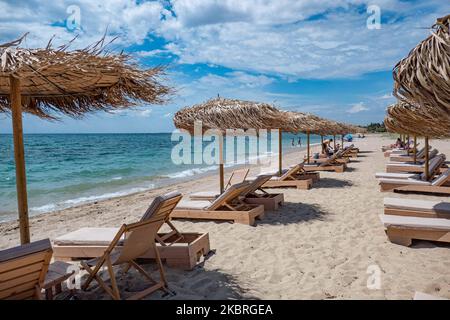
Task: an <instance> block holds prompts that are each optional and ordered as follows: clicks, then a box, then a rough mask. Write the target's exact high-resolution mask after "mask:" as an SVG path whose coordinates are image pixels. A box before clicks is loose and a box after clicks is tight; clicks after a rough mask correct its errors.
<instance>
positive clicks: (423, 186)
mask: <svg viewBox="0 0 450 320" xmlns="http://www.w3.org/2000/svg"><path fill="white" fill-rule="evenodd" d="M378 181H379V184H380V191H382V192H385V191H394V192H402V191H403V192H418V193H439V194H450V186H448V184H449V182H450V169H447V171H446V172H444V173H441V174H440V175H439V176H437V177H436V178H434V179H433V180H432V181H423V180H420V179H411V178H408V179H385V178H383V179H379V180H378Z"/></svg>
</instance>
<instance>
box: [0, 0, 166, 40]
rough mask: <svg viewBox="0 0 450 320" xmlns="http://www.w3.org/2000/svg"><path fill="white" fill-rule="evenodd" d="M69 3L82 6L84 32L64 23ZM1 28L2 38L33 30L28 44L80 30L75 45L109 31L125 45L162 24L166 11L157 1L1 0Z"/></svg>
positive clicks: (67, 37)
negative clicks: (70, 28) (73, 29)
mask: <svg viewBox="0 0 450 320" xmlns="http://www.w3.org/2000/svg"><path fill="white" fill-rule="evenodd" d="M70 5H75V6H78V7H79V8H80V18H81V19H80V27H81V32H79V31H77V32H71V31H70V30H68V29H67V28H66V26H65V21H66V19H67V18H68V17H69V15H70V14H69V13H67V12H66V10H67V8H68V7H69V6H70ZM0 12H1V13H2V14H1V16H0V31H1V34H2V40H3V41H5V42H6V41H9V40H12V39H16V38H18V37H19V36H21V35H22V34H24V33H25V32H30V34H29V36H28V37H27V41H26V43H25V45H28V46H29V47H42V46H45V45H46V44H47V42H48V41H49V39H50V38H51V37H52V36H53V35H56V37H55V40H54V44H55V45H59V44H62V43H67V42H68V41H70V40H72V39H73V38H74V37H75V35H77V33H78V34H79V37H78V39H77V40H76V41H75V42H74V43H73V46H74V47H83V46H87V45H90V44H92V43H94V42H96V41H98V40H99V39H100V38H101V37H102V35H103V34H104V33H105V32H106V30H107V31H108V37H107V40H108V39H112V37H115V36H118V37H119V38H118V39H117V40H116V41H115V42H114V43H115V45H117V46H120V47H123V46H128V45H132V44H140V43H142V42H143V41H144V39H146V37H147V36H148V34H149V33H150V32H154V31H155V30H156V28H158V27H159V26H160V24H161V16H162V15H164V14H167V11H166V10H165V9H164V7H163V5H162V4H161V3H160V2H158V1H152V2H139V3H137V2H135V1H131V0H110V1H102V2H97V1H90V0H70V1H69V0H65V1H39V0H28V1H20V2H18V1H15V0H6V1H2V2H0Z"/></svg>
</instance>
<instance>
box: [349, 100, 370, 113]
mask: <svg viewBox="0 0 450 320" xmlns="http://www.w3.org/2000/svg"><path fill="white" fill-rule="evenodd" d="M368 110H369V108H368V107H366V106H365V105H364V103H363V102H359V103H355V104H353V105H352V107H351V108H350V109H348V110H347V113H359V112H362V111H368Z"/></svg>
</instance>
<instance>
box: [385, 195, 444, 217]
mask: <svg viewBox="0 0 450 320" xmlns="http://www.w3.org/2000/svg"><path fill="white" fill-rule="evenodd" d="M384 214H386V215H387V214H390V215H397V216H410V217H422V218H443V219H450V202H443V201H429V200H417V199H400V198H384Z"/></svg>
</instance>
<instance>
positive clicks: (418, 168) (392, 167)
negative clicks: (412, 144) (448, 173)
mask: <svg viewBox="0 0 450 320" xmlns="http://www.w3.org/2000/svg"><path fill="white" fill-rule="evenodd" d="M428 163H429V167H433V168H436V169H435V170H436V171H437V170H439V168H440V167H441V168H444V169H445V168H447V167H448V166H447V164H446V163H445V155H444V154H440V155H437V156H435V157H433V158H432V159H430V160H429V162H428ZM437 164H438V165H437ZM424 171H425V164H423V163H421V164H414V163H406V162H388V163H387V164H386V172H389V173H402V172H408V173H423V172H424Z"/></svg>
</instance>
